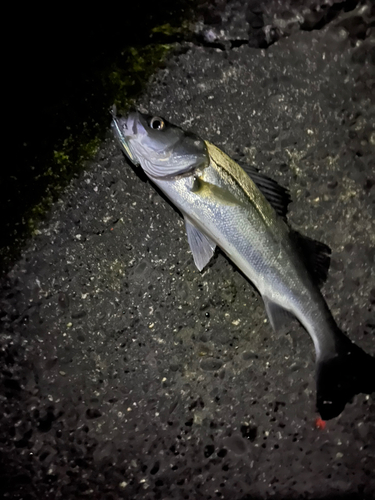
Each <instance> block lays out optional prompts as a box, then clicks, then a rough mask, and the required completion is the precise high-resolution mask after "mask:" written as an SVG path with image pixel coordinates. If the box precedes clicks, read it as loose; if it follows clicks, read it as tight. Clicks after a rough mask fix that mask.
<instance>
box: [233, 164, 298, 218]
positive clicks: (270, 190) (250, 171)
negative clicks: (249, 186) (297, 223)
mask: <svg viewBox="0 0 375 500" xmlns="http://www.w3.org/2000/svg"><path fill="white" fill-rule="evenodd" d="M241 167H242V169H243V170H244V171H245V172H246V173H247V175H248V176H249V177H250V179H251V180H252V181H253V182H254V183H255V184H256V185H257V187H258V188H259V190H260V191H261V192H262V193H263V195H264V197H265V198H266V200H267V201H268V203H269V204H270V205H271V206H272V207H273V208H274V210H275V211H276V212H277V213H278V214H279V215H280V216H281V217H284V218H285V217H286V214H287V212H288V205H289V203H290V202H291V201H292V198H291V197H290V194H289V191H288V190H287V189H286V188H284V187H282V186H280V184H278V183H277V182H276V181H274V180H273V179H271V178H270V177H267V176H266V175H263V174H261V173H260V172H259V170H258V169H257V168H256V167H253V166H252V165H241Z"/></svg>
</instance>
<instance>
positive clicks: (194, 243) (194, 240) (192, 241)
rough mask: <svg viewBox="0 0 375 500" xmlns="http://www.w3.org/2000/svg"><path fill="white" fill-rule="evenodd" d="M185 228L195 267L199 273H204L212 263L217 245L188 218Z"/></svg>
mask: <svg viewBox="0 0 375 500" xmlns="http://www.w3.org/2000/svg"><path fill="white" fill-rule="evenodd" d="M185 226H186V232H187V237H188V242H189V245H190V249H191V251H192V254H193V258H194V262H195V265H196V266H197V268H198V269H199V271H202V269H203V268H204V267H205V266H206V265H207V264H208V263H209V262H210V260H211V258H212V256H213V254H214V252H215V248H216V244H215V243H214V242H213V241H212V240H211V239H210V238H208V237H207V236H206V235H204V234H203V233H201V232H200V231H199V230H198V229H197V228H196V227H195V226H194V225H193V224H192V223H191V222H190V221H189V219H187V218H186V217H185Z"/></svg>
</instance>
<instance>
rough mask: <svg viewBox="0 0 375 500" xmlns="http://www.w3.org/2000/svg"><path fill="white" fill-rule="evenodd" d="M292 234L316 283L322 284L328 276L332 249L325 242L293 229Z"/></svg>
mask: <svg viewBox="0 0 375 500" xmlns="http://www.w3.org/2000/svg"><path fill="white" fill-rule="evenodd" d="M290 235H291V238H292V240H293V242H294V244H295V246H296V248H297V250H298V253H299V255H300V256H301V258H302V260H303V262H304V263H305V266H306V268H307V270H308V271H309V272H310V274H311V276H312V277H313V279H314V281H315V283H316V284H317V285H318V286H322V285H323V283H324V282H325V281H326V279H327V276H328V269H329V265H330V262H331V257H330V255H331V249H330V248H329V246H328V245H326V244H325V243H322V242H320V241H317V240H313V239H312V238H309V237H308V236H304V235H303V234H300V233H299V232H298V231H295V230H293V229H291V230H290Z"/></svg>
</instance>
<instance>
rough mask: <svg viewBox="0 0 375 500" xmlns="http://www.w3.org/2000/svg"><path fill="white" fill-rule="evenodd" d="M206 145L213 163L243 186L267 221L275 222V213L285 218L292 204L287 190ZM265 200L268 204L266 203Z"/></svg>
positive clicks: (210, 145) (255, 170)
mask: <svg viewBox="0 0 375 500" xmlns="http://www.w3.org/2000/svg"><path fill="white" fill-rule="evenodd" d="M205 143H206V146H207V150H208V153H209V155H210V159H211V162H214V165H216V166H217V167H220V168H222V169H224V170H225V171H226V172H227V173H228V174H229V175H230V176H231V177H232V178H233V179H234V180H235V181H236V182H237V183H238V184H239V185H240V186H241V188H242V189H243V190H244V192H245V193H246V195H247V196H248V197H249V200H250V201H251V202H252V203H254V205H256V207H257V209H258V210H259V211H260V213H261V214H262V215H263V217H264V219H265V220H273V219H274V212H276V213H278V214H280V215H281V216H282V217H284V216H285V214H286V208H287V206H288V203H289V202H290V196H289V193H288V192H287V190H286V189H284V188H282V187H281V186H279V185H278V184H277V182H276V181H273V180H272V179H269V178H268V177H266V176H264V175H262V174H260V173H259V172H258V170H257V169H256V168H255V167H245V170H244V168H242V167H240V165H238V163H236V162H235V161H234V160H232V158H230V157H229V156H228V155H226V154H225V153H224V152H223V151H221V149H219V148H218V147H216V146H214V145H213V144H211V143H210V142H208V141H205ZM264 198H265V199H266V201H267V202H268V203H265V202H264Z"/></svg>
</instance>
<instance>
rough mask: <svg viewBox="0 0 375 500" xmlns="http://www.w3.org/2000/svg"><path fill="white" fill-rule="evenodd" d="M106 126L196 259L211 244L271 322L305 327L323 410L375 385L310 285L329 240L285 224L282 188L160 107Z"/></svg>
mask: <svg viewBox="0 0 375 500" xmlns="http://www.w3.org/2000/svg"><path fill="white" fill-rule="evenodd" d="M113 129H114V132H115V134H116V137H117V139H118V141H119V143H120V145H121V147H122V149H123V151H124V153H125V154H126V155H127V157H128V158H129V159H130V160H131V161H132V162H133V163H134V164H136V165H140V166H141V168H142V169H143V170H144V171H145V173H146V175H147V176H148V177H149V178H150V180H151V181H152V182H153V183H154V184H155V185H156V186H157V187H158V188H159V189H160V190H161V191H162V192H163V193H164V194H165V195H166V196H167V198H169V199H170V200H171V202H172V203H173V204H174V205H175V206H176V208H178V210H179V211H180V212H181V213H182V215H183V217H184V219H185V225H186V230H187V235H188V241H189V245H190V248H191V250H192V254H193V258H194V261H195V263H196V265H197V267H198V269H199V270H202V269H203V268H204V267H205V266H206V265H207V264H208V262H209V261H210V259H211V257H212V256H213V254H214V251H215V247H216V246H218V247H220V248H221V250H222V251H223V252H224V253H225V254H226V255H227V256H228V257H229V258H230V259H231V260H232V261H233V262H234V264H236V266H237V267H238V268H239V269H240V270H241V271H242V272H243V273H244V274H245V275H246V276H247V278H248V279H249V280H250V281H251V282H252V283H253V284H254V285H255V287H256V288H257V289H258V291H259V293H260V294H261V295H262V297H263V301H264V304H265V308H266V312H267V315H268V317H269V319H270V323H271V325H272V326H273V328H274V329H275V330H276V331H277V330H279V329H280V328H281V325H282V324H283V323H284V322H285V316H286V313H287V314H292V315H294V316H295V317H296V318H297V319H298V320H299V321H300V323H301V324H302V325H303V326H304V327H305V329H306V330H307V332H308V333H309V334H310V336H311V338H312V340H313V343H314V346H315V351H316V381H317V409H318V411H319V412H320V414H321V416H322V418H323V419H329V418H333V417H336V416H337V415H339V414H340V413H341V411H342V410H343V409H344V407H345V405H346V403H347V402H348V401H349V400H350V399H351V398H352V397H353V396H354V395H355V394H358V393H360V392H365V393H372V392H375V359H374V358H373V357H371V356H370V355H368V354H366V353H365V352H364V351H363V350H362V349H361V348H360V347H358V346H356V345H355V344H353V343H352V342H351V341H350V340H349V339H348V337H346V336H345V335H344V334H343V333H342V332H341V330H340V329H339V327H338V326H337V325H336V323H335V321H334V319H333V317H332V314H331V312H330V310H329V308H328V306H327V304H326V302H325V300H324V298H323V295H322V294H321V292H320V289H319V287H318V283H320V282H322V281H323V280H324V278H325V277H326V274H327V270H328V265H329V258H328V256H327V255H328V251H329V249H328V247H326V245H324V244H322V243H319V242H315V241H314V240H311V239H310V238H305V237H302V236H301V235H298V234H297V233H296V232H295V231H294V230H293V229H291V227H290V226H289V225H288V223H287V222H286V220H285V218H284V215H285V213H286V207H287V204H288V203H289V202H290V198H289V194H288V193H287V192H286V191H285V190H284V189H283V188H281V187H280V186H278V185H277V183H276V182H275V181H272V180H271V179H268V178H267V177H264V176H262V174H261V173H259V172H258V171H257V169H255V168H254V167H252V168H251V169H249V171H248V172H247V173H246V172H245V171H244V170H243V169H242V168H241V167H240V166H239V165H238V164H237V163H236V162H234V161H233V160H232V159H231V158H230V157H229V156H227V155H226V154H225V153H224V152H222V151H221V150H220V149H219V148H217V147H216V146H214V145H213V144H211V143H210V142H208V141H204V140H202V139H201V138H199V136H197V135H195V134H192V133H190V132H185V131H183V130H182V129H180V128H179V127H176V126H174V125H172V124H169V123H168V122H167V121H165V120H164V119H162V118H160V117H150V116H147V115H142V114H141V113H139V112H131V113H129V114H128V115H127V116H126V117H123V118H119V117H117V116H115V115H113ZM310 253H311V256H310V255H309V254H310ZM307 257H310V258H307ZM306 263H307V264H306ZM308 267H311V269H308Z"/></svg>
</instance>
